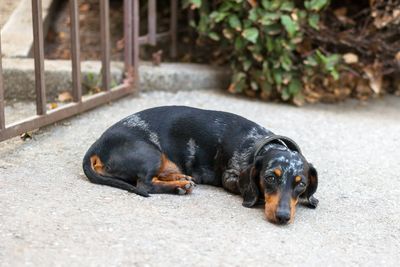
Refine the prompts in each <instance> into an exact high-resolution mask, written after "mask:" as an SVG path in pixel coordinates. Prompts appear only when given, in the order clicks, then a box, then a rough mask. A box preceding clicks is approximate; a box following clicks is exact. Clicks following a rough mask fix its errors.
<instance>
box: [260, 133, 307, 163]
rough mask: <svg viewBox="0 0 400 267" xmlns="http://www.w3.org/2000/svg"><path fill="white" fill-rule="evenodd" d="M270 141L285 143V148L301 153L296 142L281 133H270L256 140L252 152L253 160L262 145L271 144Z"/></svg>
mask: <svg viewBox="0 0 400 267" xmlns="http://www.w3.org/2000/svg"><path fill="white" fill-rule="evenodd" d="M271 143H277V144H282V145H285V146H286V147H287V148H289V149H290V150H293V151H296V152H298V153H299V154H301V150H300V147H299V146H298V145H297V144H296V142H295V141H293V140H292V139H290V138H288V137H285V136H282V135H271V136H268V137H265V138H263V139H260V140H258V141H257V142H256V144H255V153H254V162H255V160H256V157H257V156H258V154H259V153H260V152H261V150H262V149H263V147H264V146H266V145H268V144H271Z"/></svg>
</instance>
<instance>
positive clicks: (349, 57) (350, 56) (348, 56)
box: [343, 53, 358, 64]
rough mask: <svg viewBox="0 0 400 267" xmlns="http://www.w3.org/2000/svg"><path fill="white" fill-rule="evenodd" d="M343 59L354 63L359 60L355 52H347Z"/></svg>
mask: <svg viewBox="0 0 400 267" xmlns="http://www.w3.org/2000/svg"><path fill="white" fill-rule="evenodd" d="M343 60H344V62H346V63H347V64H354V63H357V62H358V56H357V55H356V54H353V53H347V54H344V55H343Z"/></svg>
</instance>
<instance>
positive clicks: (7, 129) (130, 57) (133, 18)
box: [0, 0, 178, 141]
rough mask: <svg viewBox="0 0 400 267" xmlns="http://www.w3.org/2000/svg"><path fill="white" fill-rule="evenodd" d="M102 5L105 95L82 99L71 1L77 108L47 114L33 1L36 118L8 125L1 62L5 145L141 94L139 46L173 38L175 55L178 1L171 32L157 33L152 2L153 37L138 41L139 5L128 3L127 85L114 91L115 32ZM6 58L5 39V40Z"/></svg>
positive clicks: (0, 122) (39, 25) (134, 0)
mask: <svg viewBox="0 0 400 267" xmlns="http://www.w3.org/2000/svg"><path fill="white" fill-rule="evenodd" d="M99 1H100V20H99V22H100V34H101V42H102V43H101V58H102V59H101V62H102V68H101V69H102V74H101V75H102V87H103V88H102V89H103V91H102V92H100V93H97V94H95V95H91V96H86V97H82V87H81V69H80V64H81V63H80V40H79V17H78V0H69V4H70V21H71V29H70V31H71V63H72V98H73V99H72V102H71V103H69V104H66V105H64V106H62V107H59V108H56V109H52V110H47V108H46V88H45V80H44V36H43V21H42V6H41V5H42V3H41V0H32V20H33V37H34V41H33V51H34V62H35V91H36V115H34V116H31V117H29V118H25V119H23V120H21V121H18V122H15V123H11V124H8V125H6V124H5V114H4V113H5V105H4V87H3V71H2V62H1V56H0V141H4V140H6V139H8V138H11V137H14V136H17V135H20V134H22V133H24V132H27V131H31V130H34V129H37V128H40V127H43V126H45V125H49V124H52V123H54V122H56V121H59V120H63V119H65V118H68V117H71V116H73V115H76V114H79V113H82V112H84V111H87V110H89V109H92V108H94V107H97V106H99V105H102V104H105V103H107V102H110V101H112V100H115V99H118V98H120V97H123V96H125V95H127V94H129V93H132V92H133V91H134V90H137V89H138V86H139V76H138V66H139V45H141V44H150V45H155V44H156V42H157V39H158V38H161V37H166V36H169V37H170V38H171V51H170V53H171V56H172V57H175V55H176V32H177V8H178V7H177V0H171V1H170V4H171V15H170V28H169V31H167V32H163V33H157V27H156V22H157V2H156V0H148V1H147V2H148V3H147V5H148V9H147V10H148V20H147V21H148V27H147V28H148V33H147V34H146V35H144V36H139V22H140V17H139V0H124V41H125V45H124V59H125V62H124V63H125V71H126V73H127V75H128V77H126V78H127V79H126V80H128V81H131V82H125V83H122V84H120V85H117V86H116V87H113V88H110V83H111V74H110V31H109V0H99ZM0 55H1V36H0Z"/></svg>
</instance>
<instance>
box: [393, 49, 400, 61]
mask: <svg viewBox="0 0 400 267" xmlns="http://www.w3.org/2000/svg"><path fill="white" fill-rule="evenodd" d="M394 57H395V58H396V60H397V63H399V64H400V51H399V52H397V53H396V55H395V56H394Z"/></svg>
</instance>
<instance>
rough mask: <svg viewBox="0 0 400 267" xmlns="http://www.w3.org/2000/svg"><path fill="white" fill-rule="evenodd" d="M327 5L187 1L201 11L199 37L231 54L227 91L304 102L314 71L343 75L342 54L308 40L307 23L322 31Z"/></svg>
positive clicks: (316, 1) (315, 0)
mask: <svg viewBox="0 0 400 267" xmlns="http://www.w3.org/2000/svg"><path fill="white" fill-rule="evenodd" d="M299 3H300V4H299ZM328 5H329V0H309V1H294V0H276V1H269V0H262V1H256V0H247V1H246V0H224V1H215V0H214V1H208V0H186V1H184V7H189V8H191V9H195V10H197V12H198V13H199V16H198V19H197V20H196V21H191V22H190V23H191V25H192V26H193V27H195V28H196V30H197V31H198V33H199V35H200V37H207V38H209V39H212V40H214V41H215V42H219V44H220V46H221V48H223V49H224V51H225V52H226V54H228V55H229V62H231V68H232V71H233V76H232V82H231V85H230V87H229V91H231V92H237V93H246V94H248V95H252V96H255V95H257V94H259V95H260V96H261V97H262V98H264V99H274V98H277V97H279V98H281V99H282V100H284V101H292V102H294V103H296V104H302V103H303V99H304V96H303V93H302V91H303V87H304V85H305V84H306V83H307V82H311V81H312V79H311V78H312V77H313V75H316V74H318V73H322V74H324V75H330V76H332V78H333V79H338V77H339V73H338V64H339V61H340V57H339V55H336V54H333V55H327V54H325V53H323V52H322V51H319V50H318V49H316V48H314V47H312V44H309V43H306V42H304V39H305V38H304V30H303V29H304V27H312V28H314V29H318V22H319V16H320V15H319V14H320V12H321V11H322V10H323V9H324V8H326V7H327V6H328ZM304 47H307V49H303V48H304Z"/></svg>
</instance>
